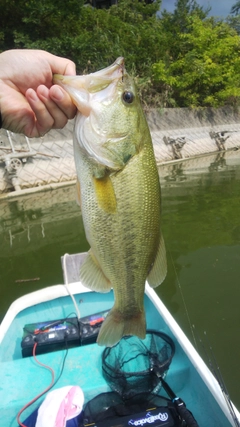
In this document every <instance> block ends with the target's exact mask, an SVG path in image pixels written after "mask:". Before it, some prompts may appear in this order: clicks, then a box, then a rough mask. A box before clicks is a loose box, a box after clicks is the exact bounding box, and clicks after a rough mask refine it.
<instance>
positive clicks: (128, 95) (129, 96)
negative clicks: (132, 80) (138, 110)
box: [122, 90, 134, 104]
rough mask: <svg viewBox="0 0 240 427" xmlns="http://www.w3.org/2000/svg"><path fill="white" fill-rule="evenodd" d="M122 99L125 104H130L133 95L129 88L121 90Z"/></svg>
mask: <svg viewBox="0 0 240 427" xmlns="http://www.w3.org/2000/svg"><path fill="white" fill-rule="evenodd" d="M122 99H123V101H124V102H126V103H127V104H131V103H132V102H133V100H134V95H133V93H132V92H130V91H129V90H125V92H123V94H122Z"/></svg>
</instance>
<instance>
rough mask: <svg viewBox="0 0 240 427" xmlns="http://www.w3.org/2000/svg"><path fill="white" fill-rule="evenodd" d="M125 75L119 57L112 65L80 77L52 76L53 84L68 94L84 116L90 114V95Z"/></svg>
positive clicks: (121, 60)
mask: <svg viewBox="0 0 240 427" xmlns="http://www.w3.org/2000/svg"><path fill="white" fill-rule="evenodd" d="M125 74H126V70H125V66H124V58H123V57H119V58H117V59H116V61H114V63H113V64H112V65H110V66H108V67H106V68H104V69H102V70H99V71H96V72H95V73H90V74H86V75H81V76H63V75H60V74H54V76H53V83H54V84H58V85H59V86H61V87H62V88H63V89H65V90H66V92H68V93H69V95H70V97H71V98H72V101H73V103H74V104H75V105H76V107H77V108H78V110H79V111H80V112H81V113H82V114H83V115H85V116H89V114H90V112H91V106H90V98H91V94H94V93H96V92H100V91H102V90H104V89H105V88H107V87H108V86H109V85H111V84H112V83H114V82H116V81H118V80H119V79H120V78H123V77H124V75H125Z"/></svg>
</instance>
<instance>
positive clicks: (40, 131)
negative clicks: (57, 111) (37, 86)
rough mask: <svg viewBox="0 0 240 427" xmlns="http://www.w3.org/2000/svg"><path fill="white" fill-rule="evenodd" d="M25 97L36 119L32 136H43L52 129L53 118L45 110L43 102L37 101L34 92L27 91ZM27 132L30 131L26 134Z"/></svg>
mask: <svg viewBox="0 0 240 427" xmlns="http://www.w3.org/2000/svg"><path fill="white" fill-rule="evenodd" d="M25 96H26V98H27V100H28V102H29V104H30V106H31V108H32V110H33V112H34V114H35V117H36V122H35V126H34V128H33V129H32V130H31V133H32V136H43V135H44V134H45V133H47V132H48V131H49V130H50V129H51V128H52V127H53V125H54V118H53V117H52V115H51V114H50V112H49V111H48V109H47V108H46V105H45V104H44V102H42V100H41V99H39V97H38V95H37V93H36V92H35V90H33V89H28V90H27V91H26V94H25ZM29 132H30V130H28V134H29ZM36 133H37V134H36Z"/></svg>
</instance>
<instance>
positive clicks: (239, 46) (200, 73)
mask: <svg viewBox="0 0 240 427" xmlns="http://www.w3.org/2000/svg"><path fill="white" fill-rule="evenodd" d="M176 52H178V53H176ZM239 53H240V40H239V36H238V35H237V33H236V32H235V31H234V30H233V29H231V28H230V27H229V25H227V24H226V23H224V22H221V21H220V22H219V21H215V20H214V19H212V18H208V19H205V20H201V19H200V18H199V17H198V16H197V15H192V16H188V18H187V25H186V29H185V32H181V33H179V38H178V40H177V41H176V43H175V47H174V50H173V51H170V52H169V53H168V56H167V57H166V58H164V59H162V60H160V61H158V62H157V63H155V64H154V65H153V73H154V79H155V81H156V82H158V83H159V84H160V85H161V86H162V87H165V88H166V90H167V89H168V90H169V91H170V92H171V97H172V98H173V99H174V102H175V105H177V106H192V107H197V106H214V107H217V106H220V105H223V104H226V103H231V104H235V103H236V102H237V100H238V99H239V96H240V83H239V73H240V58H239ZM168 101H169V99H168Z"/></svg>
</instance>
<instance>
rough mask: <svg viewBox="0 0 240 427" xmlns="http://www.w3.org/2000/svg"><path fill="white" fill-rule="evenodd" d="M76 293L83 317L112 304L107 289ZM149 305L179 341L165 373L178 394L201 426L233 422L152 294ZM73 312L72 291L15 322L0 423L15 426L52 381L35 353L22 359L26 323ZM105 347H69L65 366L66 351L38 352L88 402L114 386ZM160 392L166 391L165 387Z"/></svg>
mask: <svg viewBox="0 0 240 427" xmlns="http://www.w3.org/2000/svg"><path fill="white" fill-rule="evenodd" d="M75 298H76V301H77V303H78V306H79V308H80V312H81V316H87V315H90V314H92V313H97V312H99V311H102V310H107V309H109V308H111V307H112V305H113V293H112V292H110V293H107V294H98V293H94V292H86V293H81V294H76V295H75ZM99 298H100V301H101V303H100V305H99ZM145 309H146V313H147V327H148V329H157V330H161V331H162V332H165V333H167V334H168V335H169V336H170V337H171V338H172V339H174V341H175V345H176V352H175V355H174V357H173V360H172V363H171V365H170V369H169V371H168V373H167V377H166V379H167V382H168V383H169V385H170V387H172V389H173V390H174V392H175V394H176V395H178V396H180V397H181V398H182V399H183V400H184V401H185V403H186V404H187V407H188V409H189V410H192V412H193V414H194V416H195V418H196V419H197V420H198V419H199V420H203V421H201V427H203V426H208V427H229V426H231V424H230V422H229V421H228V419H227V418H226V417H225V415H224V414H223V412H221V411H219V406H218V404H217V402H216V401H215V399H214V398H213V397H211V395H210V394H209V390H208V389H207V386H206V385H205V383H204V382H203V381H201V379H200V376H199V374H198V372H197V371H196V369H195V368H194V366H193V365H192V363H191V362H190V361H189V359H188V358H187V357H186V355H185V353H184V352H183V349H182V347H181V346H180V345H179V344H178V342H177V341H176V339H175V338H174V336H173V334H172V331H171V330H170V329H169V328H168V326H167V325H166V323H165V321H164V320H163V319H162V317H161V316H160V314H159V312H158V310H157V309H156V307H155V306H154V305H153V304H152V302H151V300H150V298H149V297H148V296H147V295H145ZM73 312H74V306H73V303H72V300H71V298H70V297H69V296H65V297H59V298H57V299H53V300H51V301H47V302H41V303H40V304H36V305H34V306H32V307H29V308H26V309H24V310H23V311H21V312H20V313H19V314H18V315H17V316H16V318H15V319H14V321H13V322H12V324H11V326H10V328H9V330H8V332H7V334H6V335H5V337H4V339H3V341H2V343H1V347H0V362H1V370H0V410H1V420H0V427H16V426H17V421H16V415H17V413H18V411H19V410H20V409H21V408H22V407H23V406H24V405H25V404H26V403H27V402H29V401H30V400H32V399H33V398H34V397H35V396H37V395H38V394H39V393H41V392H42V391H43V390H44V389H45V388H46V387H47V386H48V385H49V384H50V382H51V375H50V373H49V371H47V370H46V369H44V368H42V367H40V366H38V365H37V364H36V362H35V361H34V359H33V357H26V358H22V354H21V339H22V335H23V327H24V325H25V324H28V323H29V324H30V323H35V322H36V321H42V320H47V321H48V320H55V319H61V318H65V317H67V316H69V315H71V313H73ZM16 336H17V339H16ZM86 350H87V351H86ZM103 350H104V347H100V346H98V345H97V344H89V345H87V346H82V347H80V346H79V347H75V348H70V349H69V350H68V354H67V357H66V360H65V363H64V367H63V361H64V356H65V353H66V350H60V351H55V352H50V353H46V354H42V355H38V356H37V357H38V359H39V360H40V361H41V362H42V363H44V364H46V365H49V366H50V367H51V368H52V369H53V370H54V372H55V377H56V378H58V376H59V375H60V373H61V370H62V367H63V372H62V375H61V376H60V378H59V381H58V383H57V385H56V387H61V386H64V385H79V386H80V387H81V388H82V389H83V392H84V396H85V401H88V400H89V399H91V398H93V397H94V396H96V395H97V394H99V393H102V392H105V391H109V390H110V389H109V387H108V385H107V383H106V382H105V380H104V378H103V376H102V366H101V365H102V362H101V356H102V352H103ZM191 385H194V386H191ZM161 394H162V395H166V394H165V393H164V391H162V392H161ZM42 400H43V398H41V399H40V400H39V401H38V402H36V403H35V404H34V405H32V406H31V408H29V409H28V410H26V411H25V412H24V414H23V415H22V417H21V419H22V420H24V419H25V418H26V417H27V416H28V415H29V414H30V413H31V412H32V411H33V410H34V409H35V408H36V407H37V406H38V405H39V404H40V403H41V401H42ZM3 420H4V421H3Z"/></svg>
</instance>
